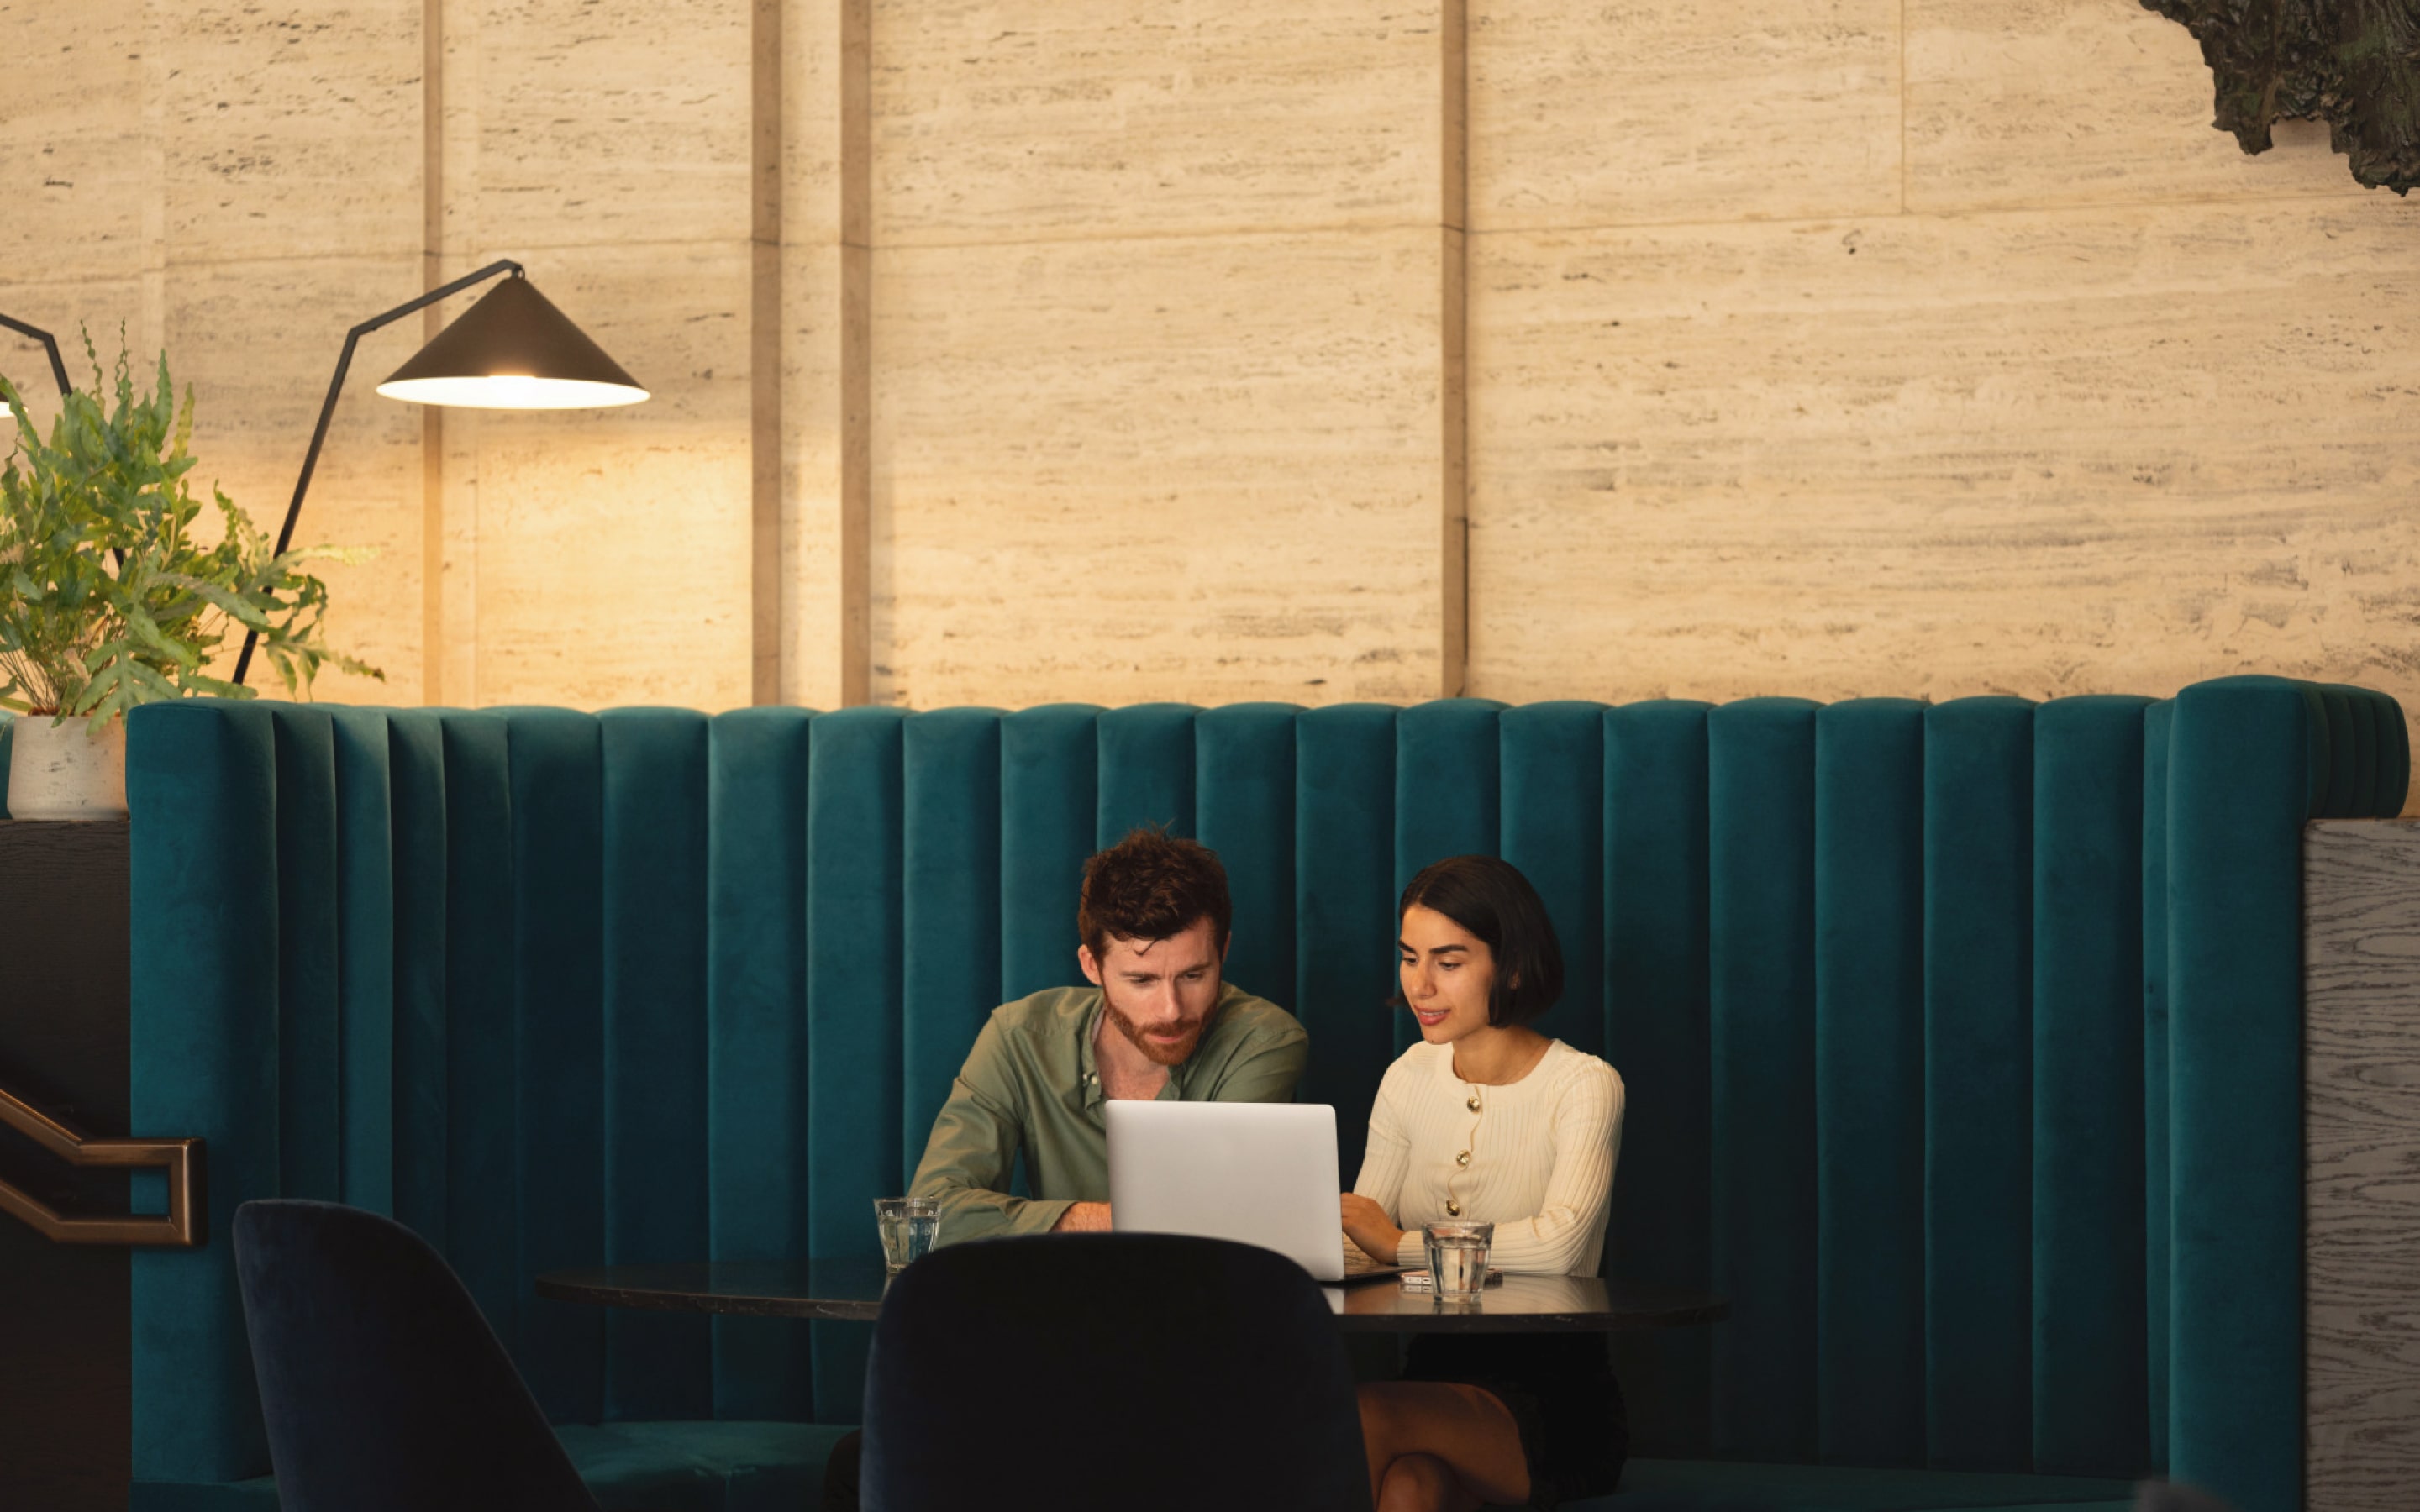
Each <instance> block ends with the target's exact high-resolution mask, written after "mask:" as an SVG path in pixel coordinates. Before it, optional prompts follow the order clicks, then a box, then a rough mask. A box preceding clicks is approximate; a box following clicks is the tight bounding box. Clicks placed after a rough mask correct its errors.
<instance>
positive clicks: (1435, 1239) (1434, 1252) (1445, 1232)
mask: <svg viewBox="0 0 2420 1512" xmlns="http://www.w3.org/2000/svg"><path fill="white" fill-rule="evenodd" d="M1422 1238H1423V1239H1424V1240H1425V1241H1426V1242H1427V1244H1428V1252H1429V1276H1430V1279H1431V1280H1432V1281H1433V1282H1434V1283H1435V1287H1436V1294H1437V1299H1438V1300H1439V1301H1441V1302H1470V1301H1473V1300H1475V1299H1476V1298H1477V1297H1478V1296H1479V1293H1480V1291H1481V1288H1484V1287H1485V1286H1486V1285H1487V1251H1488V1249H1489V1247H1490V1246H1491V1245H1493V1244H1494V1243H1495V1242H1496V1226H1495V1225H1494V1224H1492V1223H1475V1222H1472V1221H1470V1220H1468V1219H1463V1218H1456V1219H1450V1220H1444V1221H1440V1222H1437V1223H1433V1224H1428V1225H1425V1226H1424V1232H1423V1235H1422Z"/></svg>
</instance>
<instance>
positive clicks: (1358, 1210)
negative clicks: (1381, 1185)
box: [1344, 1192, 1404, 1265]
mask: <svg viewBox="0 0 2420 1512" xmlns="http://www.w3.org/2000/svg"><path fill="white" fill-rule="evenodd" d="M1344 1232H1345V1235H1346V1236H1347V1237H1348V1238H1350V1239H1351V1240H1352V1241H1353V1242H1355V1243H1356V1244H1358V1245H1360V1246H1361V1251H1362V1253H1363V1254H1365V1255H1367V1256H1369V1257H1371V1258H1372V1259H1373V1260H1377V1261H1379V1262H1380V1263H1382V1264H1386V1265H1392V1264H1394V1263H1395V1255H1396V1253H1397V1251H1396V1246H1397V1245H1399V1244H1401V1243H1403V1242H1404V1231H1403V1230H1402V1229H1400V1228H1398V1227H1395V1221H1394V1220H1393V1219H1392V1218H1390V1217H1388V1215H1387V1210H1386V1209H1384V1208H1382V1207H1380V1206H1378V1204H1377V1203H1376V1202H1374V1201H1373V1200H1372V1199H1371V1198H1369V1197H1365V1196H1360V1195H1359V1194H1357V1193H1354V1192H1347V1193H1345V1194H1344Z"/></svg>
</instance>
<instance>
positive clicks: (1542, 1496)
mask: <svg viewBox="0 0 2420 1512" xmlns="http://www.w3.org/2000/svg"><path fill="white" fill-rule="evenodd" d="M1404 1380H1405V1381H1452V1382H1455V1383H1458V1384H1461V1385H1466V1386H1477V1387H1479V1388H1480V1389H1481V1390H1482V1391H1485V1392H1486V1393H1488V1394H1489V1395H1490V1396H1494V1397H1495V1398H1496V1399H1497V1401H1500V1402H1502V1403H1503V1404H1504V1407H1505V1410H1506V1411H1507V1412H1511V1413H1512V1422H1513V1424H1514V1426H1516V1427H1518V1428H1519V1429H1520V1431H1521V1457H1522V1458H1524V1459H1525V1460H1527V1461H1528V1466H1529V1501H1528V1504H1529V1505H1530V1506H1532V1507H1536V1508H1539V1509H1540V1512H1549V1509H1551V1508H1553V1507H1556V1506H1559V1505H1560V1504H1562V1503H1564V1502H1566V1501H1571V1500H1575V1499H1577V1498H1579V1497H1583V1496H1604V1495H1606V1494H1607V1493H1609V1492H1611V1491H1612V1490H1613V1489H1614V1488H1615V1486H1617V1485H1618V1484H1620V1483H1621V1464H1622V1461H1623V1460H1624V1459H1625V1458H1628V1457H1629V1453H1630V1417H1629V1413H1628V1412H1627V1411H1626V1410H1625V1409H1624V1408H1623V1406H1622V1403H1621V1386H1620V1385H1619V1384H1618V1383H1616V1382H1615V1381H1614V1379H1613V1367H1612V1365H1610V1364H1608V1363H1607V1361H1606V1341H1605V1335H1602V1334H1422V1335H1418V1336H1416V1337H1415V1338H1414V1339H1413V1340H1412V1347H1411V1350H1410V1353H1409V1355H1408V1357H1407V1358H1406V1359H1405V1360H1404Z"/></svg>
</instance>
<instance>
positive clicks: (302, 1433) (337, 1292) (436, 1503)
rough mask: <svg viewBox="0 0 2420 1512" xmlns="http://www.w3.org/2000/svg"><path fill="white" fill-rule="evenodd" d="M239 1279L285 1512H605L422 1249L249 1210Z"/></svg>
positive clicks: (274, 1210)
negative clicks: (483, 1511)
mask: <svg viewBox="0 0 2420 1512" xmlns="http://www.w3.org/2000/svg"><path fill="white" fill-rule="evenodd" d="M235 1263H236V1275H237V1279H238V1281H239V1282H240V1285H241V1287H242V1288H243V1318H244V1327H245V1330H246V1331H247V1332H248V1333H249V1334H250V1335H251V1336H252V1360H253V1369H254V1373H255V1375H256V1377H257V1379H258V1380H259V1382H260V1411H261V1416H262V1418H263V1419H264V1420H265V1423H266V1426H267V1427H268V1430H269V1457H270V1460H271V1463H272V1464H273V1465H274V1466H275V1467H276V1473H277V1489H278V1498H279V1502H280V1504H281V1505H282V1506H283V1507H284V1509H285V1512H426V1509H427V1508H431V1507H472V1506H500V1507H502V1506H509V1507H512V1508H514V1509H516V1512H597V1499H596V1498H595V1497H593V1496H591V1495H589V1493H588V1489H587V1488H586V1487H585V1486H584V1485H582V1483H581V1479H580V1473H579V1472H578V1471H576V1470H574V1469H573V1468H572V1464H571V1460H570V1458H569V1457H568V1456H566V1454H565V1453H564V1451H563V1445H562V1444H561V1443H558V1442H556V1440H555V1436H554V1430H553V1429H552V1428H551V1427H548V1426H547V1421H546V1414H545V1413H544V1412H540V1411H539V1410H538V1405H537V1402H536V1401H535V1399H534V1398H532V1397H531V1396H530V1394H529V1388H528V1387H527V1386H526V1385H523V1384H522V1383H521V1378H520V1371H518V1370H516V1369H514V1368H513V1362H512V1359H511V1357H510V1356H509V1355H507V1354H506V1353H505V1352H504V1345H503V1344H502V1343H501V1342H499V1341H498V1340H497V1338H496V1335H495V1331H494V1330H493V1329H491V1328H489V1326H488V1322H487V1319H484V1318H481V1317H480V1316H479V1309H478V1306H477V1305H476V1304H473V1302H472V1301H471V1294H470V1293H469V1292H467V1291H465V1290H463V1289H462V1283H461V1282H460V1281H459V1280H458V1279H457V1278H456V1276H455V1274H454V1272H453V1270H452V1268H451V1267H449V1266H447V1265H446V1263H445V1261H444V1260H443V1259H442V1258H441V1257H439V1256H438V1254H437V1252H436V1251H435V1250H433V1249H430V1248H429V1247H428V1245H427V1242H425V1241H423V1240H422V1239H421V1238H420V1236H419V1235H417V1234H415V1233H413V1232H412V1231H411V1229H409V1228H406V1227H403V1226H402V1225H401V1224H398V1223H396V1222H394V1221H392V1220H390V1219H386V1218H381V1217H380V1216H379V1215H378V1214H376V1213H372V1212H364V1211H361V1210H360V1209H358V1208H347V1207H342V1206H340V1205H338V1204H335V1203H332V1202H302V1201H293V1200H273V1201H261V1202H247V1203H245V1204H244V1205H243V1206H241V1207H240V1208H238V1209H237V1210H236V1214H235Z"/></svg>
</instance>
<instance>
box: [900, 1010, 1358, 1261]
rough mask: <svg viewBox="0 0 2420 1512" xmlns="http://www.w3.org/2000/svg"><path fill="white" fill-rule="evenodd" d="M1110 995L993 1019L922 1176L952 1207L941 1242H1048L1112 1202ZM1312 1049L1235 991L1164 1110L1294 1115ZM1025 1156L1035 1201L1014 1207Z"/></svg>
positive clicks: (917, 1190)
mask: <svg viewBox="0 0 2420 1512" xmlns="http://www.w3.org/2000/svg"><path fill="white" fill-rule="evenodd" d="M1100 1019H1101V990H1100V989H1099V988H1098V987H1054V988H1051V989H1050V990H1048V991H1047V992H1039V993H1035V994H1034V995H1032V996H1031V997H1021V998H1019V999H1017V1000H1016V1002H1014V1003H1007V1004H1003V1005H1002V1006H1001V1007H999V1008H996V1009H994V1010H992V1014H991V1020H990V1022H989V1023H987V1024H985V1026H983V1032H982V1033H981V1034H979V1035H977V1036H976V1037H975V1045H974V1048H973V1049H972V1050H970V1051H969V1052H968V1053H967V1063H966V1065H965V1066H964V1067H962V1068H961V1069H960V1070H959V1072H958V1078H957V1080H956V1081H955V1082H954V1083H952V1084H951V1087H950V1100H949V1101H948V1102H947V1103H943V1104H942V1106H941V1113H940V1117H939V1118H937V1119H934V1120H933V1137H932V1138H931V1139H930V1140H929V1141H928V1142H927V1143H926V1144H925V1146H924V1159H923V1163H922V1164H921V1165H918V1166H917V1167H916V1181H915V1185H914V1186H913V1187H912V1188H911V1189H910V1190H911V1191H912V1192H913V1194H914V1195H915V1196H920V1197H939V1198H940V1199H941V1232H940V1237H939V1242H940V1243H943V1244H954V1243H957V1242H960V1241H962V1240H970V1239H993V1238H997V1237H999V1236H1001V1235H1002V1234H1039V1233H1045V1232H1047V1231H1048V1230H1049V1228H1050V1227H1052V1226H1053V1225H1055V1224H1056V1223H1058V1221H1059V1219H1060V1216H1061V1214H1063V1213H1064V1212H1065V1211H1067V1210H1068V1209H1069V1208H1071V1207H1073V1206H1075V1205H1076V1204H1077V1203H1078V1202H1107V1201H1108V1200H1109V1125H1108V1122H1107V1119H1106V1116H1105V1115H1104V1114H1103V1112H1102V1103H1103V1101H1104V1100H1103V1098H1102V1096H1101V1068H1100V1065H1099V1063H1098V1062H1097V1061H1096V1060H1095V1059H1094V1054H1093V1035H1094V1031H1095V1029H1096V1028H1098V1026H1099V1025H1100ZM1310 1046H1311V1039H1310V1036H1309V1035H1307V1034H1305V1033H1304V1032H1303V1028H1302V1026H1301V1025H1300V1024H1297V1023H1295V1017H1294V1015H1293V1014H1291V1013H1289V1012H1287V1011H1285V1010H1284V1009H1281V1008H1280V1007H1278V1006H1277V1005H1276V1004H1275V1003H1270V1002H1264V1001H1263V1000H1262V999H1260V998H1258V997H1254V996H1253V995H1251V994H1249V993H1248V992H1245V991H1243V990H1242V989H1241V988H1238V987H1236V986H1235V985H1233V983H1229V984H1228V985H1227V986H1226V987H1225V988H1224V989H1222V990H1221V991H1220V993H1219V994H1218V1007H1217V1008H1216V1009H1214V1010H1213V1011H1212V1012H1211V1016H1210V1026H1209V1027H1208V1028H1207V1029H1205V1030H1203V1031H1202V1041H1201V1042H1200V1043H1199V1044H1197V1045H1195V1046H1194V1049H1193V1054H1192V1055H1191V1056H1189V1057H1187V1058H1186V1061H1185V1063H1184V1064H1183V1065H1180V1066H1171V1067H1170V1068H1169V1071H1168V1085H1167V1086H1165V1087H1163V1088H1160V1090H1159V1100H1160V1101H1162V1102H1168V1101H1171V1100H1176V1101H1182V1102H1187V1103H1285V1102H1290V1101H1292V1100H1293V1098H1294V1085H1295V1082H1296V1081H1297V1080H1299V1079H1300V1078H1301V1076H1302V1068H1303V1061H1304V1060H1305V1058H1306V1057H1308V1056H1309V1054H1310ZM1020 1149H1022V1150H1023V1151H1024V1154H1025V1175H1026V1180H1027V1183H1028V1184H1029V1185H1030V1186H1031V1187H1032V1189H1033V1191H1034V1193H1035V1196H1031V1197H1016V1196H1009V1193H1008V1184H1009V1171H1010V1169H1011V1167H1012V1166H1013V1165H1014V1163H1015V1162H1016V1156H1017V1152H1018V1151H1019V1150H1020Z"/></svg>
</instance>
